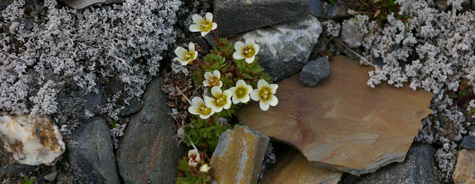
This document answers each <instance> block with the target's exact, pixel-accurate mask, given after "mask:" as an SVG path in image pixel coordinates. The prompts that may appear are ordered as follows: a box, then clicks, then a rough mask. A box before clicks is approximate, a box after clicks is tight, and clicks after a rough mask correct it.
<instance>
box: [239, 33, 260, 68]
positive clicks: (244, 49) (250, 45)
mask: <svg viewBox="0 0 475 184" xmlns="http://www.w3.org/2000/svg"><path fill="white" fill-rule="evenodd" d="M234 49H236V52H234V54H233V58H234V59H236V60H239V59H246V62H247V63H249V64H251V63H252V62H254V59H255V57H256V55H257V53H259V45H257V44H256V43H255V42H254V40H253V39H252V38H248V39H246V44H244V43H243V42H236V43H235V44H234Z"/></svg>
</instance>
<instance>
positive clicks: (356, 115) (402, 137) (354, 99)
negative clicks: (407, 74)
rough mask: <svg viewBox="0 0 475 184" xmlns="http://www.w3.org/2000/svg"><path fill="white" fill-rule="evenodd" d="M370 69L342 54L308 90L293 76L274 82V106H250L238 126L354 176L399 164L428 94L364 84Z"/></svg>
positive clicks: (240, 114) (424, 110)
mask: <svg viewBox="0 0 475 184" xmlns="http://www.w3.org/2000/svg"><path fill="white" fill-rule="evenodd" d="M371 69H372V67H364V66H360V65H359V64H358V62H356V61H351V60H348V59H346V58H345V57H342V56H337V57H334V58H333V62H331V63H330V75H329V76H328V77H327V78H326V79H324V80H322V81H320V82H319V84H318V85H317V86H316V87H313V88H307V87H304V86H303V85H301V84H300V83H299V81H298V79H299V76H293V77H291V78H288V79H285V80H283V81H281V82H279V83H278V84H279V88H278V89H277V93H276V96H277V98H278V99H279V104H278V105H277V106H276V107H271V108H270V109H269V110H268V111H266V112H264V111H262V110H261V109H260V108H259V106H258V103H255V102H253V103H249V105H247V106H246V107H244V108H242V109H241V110H240V111H239V112H238V119H239V121H240V122H242V123H244V124H246V125H248V126H249V127H251V128H253V129H255V130H257V131H259V132H261V133H263V134H265V135H267V136H269V137H273V138H276V139H278V140H281V141H283V142H286V143H289V144H291V145H293V146H295V147H297V148H298V149H299V150H300V151H302V152H303V153H304V155H305V156H306V157H307V158H308V160H310V162H311V164H312V165H314V166H317V167H324V168H330V169H332V170H338V171H343V172H348V173H351V174H354V175H358V174H364V173H370V172H374V171H375V170H377V169H378V168H380V167H382V166H385V165H387V164H389V163H392V162H402V161H403V160H404V157H405V155H406V152H407V151H408V149H409V147H410V146H411V143H412V141H413V139H414V136H416V135H417V132H418V129H420V128H421V127H422V124H421V119H422V118H424V117H426V116H427V115H428V114H429V113H431V110H430V109H429V108H428V105H429V102H430V101H431V98H432V96H433V95H432V94H431V93H429V92H425V91H413V90H412V89H410V88H408V87H403V88H399V89H397V88H395V87H393V86H389V85H387V84H382V85H379V86H377V87H376V88H370V87H368V86H367V85H366V82H367V80H368V78H369V77H368V71H370V70H371Z"/></svg>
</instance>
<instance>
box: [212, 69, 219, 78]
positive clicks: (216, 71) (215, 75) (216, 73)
mask: <svg viewBox="0 0 475 184" xmlns="http://www.w3.org/2000/svg"><path fill="white" fill-rule="evenodd" d="M213 76H214V77H216V78H218V79H219V78H221V73H219V71H218V70H215V71H213Z"/></svg>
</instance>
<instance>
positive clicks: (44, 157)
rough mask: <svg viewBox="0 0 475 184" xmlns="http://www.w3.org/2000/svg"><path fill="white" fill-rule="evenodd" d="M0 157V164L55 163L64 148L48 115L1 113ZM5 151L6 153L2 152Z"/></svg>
mask: <svg viewBox="0 0 475 184" xmlns="http://www.w3.org/2000/svg"><path fill="white" fill-rule="evenodd" d="M0 146H1V147H2V149H0V151H1V152H2V153H0V156H6V157H7V158H1V160H2V163H0V166H2V165H3V164H5V162H4V161H6V162H11V161H14V162H17V163H20V164H25V165H40V164H45V165H54V164H55V162H56V160H57V158H58V157H59V156H60V155H61V154H63V152H64V151H65V144H64V142H63V140H62V135H61V133H60V132H59V129H58V126H56V124H54V123H53V122H51V119H50V118H49V117H47V116H37V117H29V116H28V115H20V116H12V115H9V114H7V113H5V112H0ZM4 152H6V153H4Z"/></svg>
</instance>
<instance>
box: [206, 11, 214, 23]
mask: <svg viewBox="0 0 475 184" xmlns="http://www.w3.org/2000/svg"><path fill="white" fill-rule="evenodd" d="M205 17H206V20H207V21H210V22H213V14H212V13H210V12H206V15H205Z"/></svg>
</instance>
